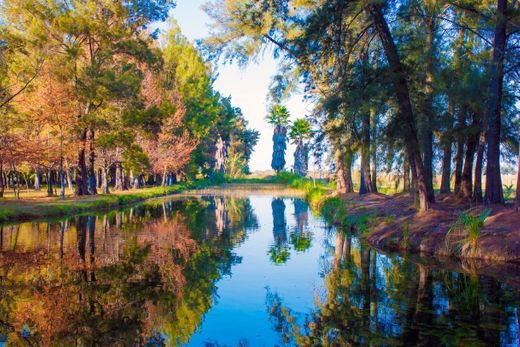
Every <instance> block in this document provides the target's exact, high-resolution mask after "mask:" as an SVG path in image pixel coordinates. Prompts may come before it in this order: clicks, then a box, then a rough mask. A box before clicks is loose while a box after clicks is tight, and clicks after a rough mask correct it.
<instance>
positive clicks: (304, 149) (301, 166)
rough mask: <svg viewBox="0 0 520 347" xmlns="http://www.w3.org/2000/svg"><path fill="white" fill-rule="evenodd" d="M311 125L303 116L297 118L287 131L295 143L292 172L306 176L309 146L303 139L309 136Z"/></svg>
mask: <svg viewBox="0 0 520 347" xmlns="http://www.w3.org/2000/svg"><path fill="white" fill-rule="evenodd" d="M311 132H312V131H311V125H310V123H309V121H307V120H306V119H305V118H299V119H297V120H296V121H295V122H294V123H293V125H292V127H291V130H290V132H289V137H290V139H291V140H292V143H293V144H295V145H296V151H295V152H294V172H295V173H297V174H298V175H300V176H307V171H308V167H309V148H308V146H307V144H306V143H305V140H307V139H308V138H310V136H311Z"/></svg>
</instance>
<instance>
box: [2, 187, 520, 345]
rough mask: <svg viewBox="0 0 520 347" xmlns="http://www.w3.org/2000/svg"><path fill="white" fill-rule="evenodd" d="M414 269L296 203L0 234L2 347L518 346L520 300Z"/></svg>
mask: <svg viewBox="0 0 520 347" xmlns="http://www.w3.org/2000/svg"><path fill="white" fill-rule="evenodd" d="M271 225H272V228H271ZM266 253H267V254H266ZM411 259H412V258H409V257H396V256H387V255H384V254H381V253H378V252H377V251H375V250H374V249H371V248H370V247H368V246H366V245H365V244H364V243H362V242H360V241H359V240H358V239H357V238H355V237H353V236H352V235H351V234H349V233H348V231H338V232H335V230H334V229H332V228H330V227H327V226H325V225H323V222H322V221H321V220H319V219H317V218H316V217H314V216H313V215H312V214H310V213H309V209H308V206H307V204H306V203H305V202H304V201H302V200H300V199H283V198H270V197H251V198H232V197H227V196H219V197H204V198H201V199H195V198H193V199H186V200H155V201H150V202H147V203H145V204H142V205H139V206H136V207H133V208H129V209H125V210H122V211H113V212H110V213H106V214H100V215H87V216H77V217H74V218H71V219H69V220H63V221H59V222H50V223H45V222H35V223H23V224H17V225H3V226H1V225H0V346H1V345H2V344H4V343H9V345H60V346H61V345H149V346H161V345H186V344H190V345H215V346H216V345H239V344H240V343H241V344H242V345H248V344H249V345H301V346H320V345H324V346H342V345H374V346H379V345H392V346H394V345H463V344H467V345H472V346H473V345H503V346H518V345H519V342H520V341H519V340H518V315H519V312H518V293H517V291H516V290H513V289H511V288H510V287H508V286H507V285H505V284H503V283H501V282H498V281H496V280H493V279H491V278H489V277H484V276H479V275H476V274H468V273H459V272H454V271H444V270H441V269H440V268H439V267H438V266H435V267H434V266H431V265H430V263H429V262H428V261H424V260H423V261H421V262H417V261H415V260H414V261H412V260H411ZM266 288H268V289H266ZM265 305H267V311H266V310H265Z"/></svg>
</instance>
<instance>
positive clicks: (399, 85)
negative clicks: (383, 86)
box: [366, 3, 430, 211]
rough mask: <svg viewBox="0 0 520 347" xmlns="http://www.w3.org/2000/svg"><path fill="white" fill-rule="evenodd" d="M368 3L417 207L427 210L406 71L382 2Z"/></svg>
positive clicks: (424, 180) (426, 192) (425, 189)
mask: <svg viewBox="0 0 520 347" xmlns="http://www.w3.org/2000/svg"><path fill="white" fill-rule="evenodd" d="M366 6H367V10H368V13H369V15H370V17H371V19H372V20H373V22H374V26H375V29H376V32H377V34H378V36H379V38H380V40H381V43H382V45H383V49H384V51H385V55H386V58H387V60H388V64H389V67H390V71H391V74H390V78H391V81H392V83H393V85H394V93H395V97H396V100H397V108H398V116H397V117H398V121H399V124H401V125H402V126H401V128H402V132H401V136H402V138H403V140H404V142H405V144H406V148H407V152H408V155H409V157H410V161H411V162H413V164H414V165H413V167H414V168H415V173H416V177H417V191H418V195H419V196H418V198H419V208H420V209H421V210H422V211H426V210H428V209H429V207H430V205H429V199H428V188H427V184H426V178H425V176H424V166H423V163H422V159H421V153H420V151H419V141H418V139H417V130H416V125H415V117H414V114H413V110H412V104H411V102H410V92H409V89H408V82H407V80H406V76H405V71H404V69H403V66H402V64H401V60H400V58H399V55H398V52H397V47H396V46H395V43H394V40H393V37H392V33H391V32H390V29H389V28H388V24H387V23H386V20H385V18H384V16H383V13H382V10H381V5H379V4H374V3H369V4H368V5H366Z"/></svg>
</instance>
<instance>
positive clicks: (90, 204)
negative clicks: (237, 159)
mask: <svg viewBox="0 0 520 347" xmlns="http://www.w3.org/2000/svg"><path fill="white" fill-rule="evenodd" d="M215 184H219V182H215V181H213V180H200V181H193V182H188V183H182V184H176V185H174V186H170V187H150V188H142V189H134V190H129V191H123V192H115V193H112V194H106V195H105V194H99V195H95V196H85V197H66V198H65V199H63V200H62V199H59V198H57V197H53V198H45V199H30V200H4V201H0V222H14V221H26V220H32V219H43V218H57V217H63V216H70V215H74V214H80V213H84V212H93V211H100V210H108V209H112V208H118V207H121V206H125V205H128V204H133V203H137V202H140V201H144V200H146V199H150V198H155V197H161V196H167V195H172V194H176V193H180V192H183V191H185V190H188V189H200V188H204V187H208V186H211V185H215Z"/></svg>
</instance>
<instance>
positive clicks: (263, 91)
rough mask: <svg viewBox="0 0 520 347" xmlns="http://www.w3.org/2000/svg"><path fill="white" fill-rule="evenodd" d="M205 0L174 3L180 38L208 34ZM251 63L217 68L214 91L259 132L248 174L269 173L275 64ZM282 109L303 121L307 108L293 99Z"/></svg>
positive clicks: (267, 60)
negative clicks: (269, 115) (269, 114)
mask: <svg viewBox="0 0 520 347" xmlns="http://www.w3.org/2000/svg"><path fill="white" fill-rule="evenodd" d="M205 2H206V0H177V7H176V8H175V9H174V10H173V11H172V16H173V17H174V18H175V19H176V20H177V22H178V23H179V25H180V27H181V29H182V32H183V34H184V35H185V36H186V37H187V38H188V39H190V40H196V39H201V38H204V37H206V36H208V34H209V28H208V24H209V23H210V20H209V18H208V16H207V15H206V13H204V11H202V10H201V6H202V4H204V3H205ZM259 60H260V62H259V63H257V64H254V63H251V64H250V65H248V66H247V67H245V68H239V67H238V66H236V65H226V66H218V70H217V73H218V78H217V80H216V81H215V88H216V89H217V90H218V91H219V92H220V93H221V94H223V95H226V96H227V95H230V96H231V98H232V102H233V105H235V106H237V107H240V108H241V109H242V112H243V113H244V116H245V117H246V119H247V120H248V121H249V126H250V127H252V128H255V129H257V130H259V131H260V134H261V135H260V141H259V142H258V144H257V146H256V148H255V152H254V153H253V156H252V158H251V163H250V165H251V170H252V171H258V170H270V168H271V153H272V140H271V136H272V129H271V128H270V127H269V125H268V124H267V123H266V122H265V120H264V118H265V115H266V113H267V104H266V96H267V92H268V86H269V83H270V80H271V76H273V74H274V73H275V72H276V70H277V62H276V61H275V60H274V59H273V58H272V57H271V56H268V55H265V56H264V57H263V59H259ZM286 106H287V107H288V109H289V111H290V112H291V115H292V118H293V119H294V118H300V117H303V116H304V115H305V114H306V113H309V111H310V108H309V106H308V105H306V104H305V103H304V102H303V100H302V95H295V96H293V97H292V98H291V99H290V100H288V101H287V103H286ZM293 153H294V146H292V145H291V146H289V148H288V151H287V153H286V162H287V165H286V167H287V168H290V167H292V165H293Z"/></svg>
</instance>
